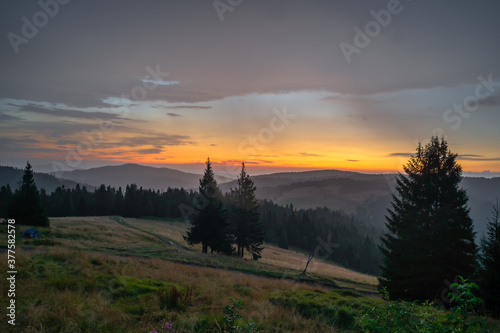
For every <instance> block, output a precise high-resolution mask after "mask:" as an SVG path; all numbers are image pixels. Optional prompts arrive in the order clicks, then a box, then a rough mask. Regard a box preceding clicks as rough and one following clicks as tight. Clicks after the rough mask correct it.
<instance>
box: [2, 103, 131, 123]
mask: <svg viewBox="0 0 500 333" xmlns="http://www.w3.org/2000/svg"><path fill="white" fill-rule="evenodd" d="M8 105H11V106H17V107H18V110H19V111H21V112H31V113H38V114H43V115H47V116H52V117H67V118H76V119H87V120H97V119H101V120H116V119H120V120H125V119H126V120H130V119H127V118H122V117H120V116H119V115H118V114H113V113H108V112H99V111H91V112H87V111H78V110H67V109H61V108H44V107H40V106H37V105H34V104H28V105H15V104H11V103H9V104H8Z"/></svg>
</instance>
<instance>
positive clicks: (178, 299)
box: [157, 286, 193, 310]
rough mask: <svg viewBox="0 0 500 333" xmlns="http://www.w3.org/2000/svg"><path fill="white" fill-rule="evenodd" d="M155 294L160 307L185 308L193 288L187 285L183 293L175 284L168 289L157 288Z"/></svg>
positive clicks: (189, 301) (189, 300)
mask: <svg viewBox="0 0 500 333" xmlns="http://www.w3.org/2000/svg"><path fill="white" fill-rule="evenodd" d="M157 294H158V298H159V301H160V308H161V309H171V310H185V309H186V308H187V306H188V305H189V304H190V303H191V297H192V296H193V288H191V287H187V288H186V292H185V293H184V294H183V293H182V292H180V291H179V290H178V289H177V287H176V286H172V287H171V288H170V289H162V288H160V289H158V293H157Z"/></svg>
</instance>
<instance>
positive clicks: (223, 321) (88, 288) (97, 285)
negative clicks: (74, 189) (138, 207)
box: [0, 217, 497, 332]
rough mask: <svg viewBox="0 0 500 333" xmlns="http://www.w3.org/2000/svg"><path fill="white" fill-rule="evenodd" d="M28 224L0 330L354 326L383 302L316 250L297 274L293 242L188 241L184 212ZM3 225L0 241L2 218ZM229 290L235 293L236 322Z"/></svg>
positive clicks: (298, 256) (301, 257) (371, 287)
mask: <svg viewBox="0 0 500 333" xmlns="http://www.w3.org/2000/svg"><path fill="white" fill-rule="evenodd" d="M27 228H28V227H27V226H18V228H17V230H16V231H17V233H16V234H17V240H16V269H17V271H18V274H17V279H16V313H17V316H16V328H15V329H13V328H12V327H11V326H10V325H7V321H6V320H5V319H4V320H2V321H1V323H0V331H1V332H11V331H12V332H16V331H18V332H150V331H158V332H162V326H163V324H164V323H165V322H167V321H168V322H171V323H172V324H173V329H172V330H168V331H172V332H234V331H241V332H339V331H343V332H358V331H359V329H358V328H357V327H355V317H356V316H358V315H359V314H360V313H361V310H362V309H364V308H370V307H373V306H374V305H377V304H378V305H381V304H382V303H384V301H383V300H381V299H380V297H378V295H377V294H376V292H375V288H376V278H375V277H373V276H368V275H365V274H360V273H356V272H353V271H350V270H347V269H344V268H342V267H339V266H335V265H332V264H328V263H325V262H320V261H316V260H314V261H313V262H312V263H311V265H310V266H309V268H308V274H307V275H306V276H303V275H301V274H300V273H301V271H302V270H303V268H304V266H305V262H306V259H307V254H304V253H301V252H298V251H291V250H283V249H279V248H277V247H274V246H271V245H266V249H265V250H264V251H263V258H262V259H261V260H259V261H257V262H255V261H252V260H248V259H247V258H245V260H241V259H238V258H232V257H227V256H223V255H218V254H206V255H203V254H201V253H200V251H199V249H197V248H196V247H195V248H189V247H187V245H186V244H185V242H184V240H183V238H182V234H183V233H184V231H185V228H186V225H185V224H184V223H182V222H177V221H159V220H146V219H128V218H127V219H125V218H121V217H88V218H78V217H75V218H53V219H51V227H50V228H37V229H38V230H39V232H40V233H41V237H40V238H39V239H35V240H28V239H22V238H21V237H20V236H21V233H22V231H23V230H25V229H27ZM0 233H1V235H0V245H1V247H2V249H5V247H6V245H7V234H6V233H7V228H6V226H5V225H2V226H0ZM2 255H6V254H5V252H3V254H2ZM0 269H1V270H2V271H4V272H5V271H7V270H8V269H7V265H6V261H4V260H2V261H1V267H0ZM0 289H1V293H2V295H6V294H7V290H8V284H7V280H6V279H2V280H1V282H0ZM174 294H177V295H174ZM230 298H236V299H240V300H241V302H242V304H241V306H240V307H239V308H237V309H236V310H235V311H236V312H237V313H239V314H240V315H241V319H237V321H236V323H235V324H234V325H233V326H232V323H231V321H230V320H229V319H228V318H229V317H230V316H229V314H228V313H227V312H226V313H225V312H224V309H225V308H226V306H228V305H230V304H231V301H230ZM6 306H7V303H6V298H2V307H3V308H4V309H5V307H6ZM233 314H234V312H233ZM496 324H497V323H494V322H491V323H490V324H489V326H488V327H489V328H488V330H486V331H492V332H493V331H494V330H490V329H491V327H494V326H496ZM236 326H238V327H237V328H236ZM165 331H166V330H165Z"/></svg>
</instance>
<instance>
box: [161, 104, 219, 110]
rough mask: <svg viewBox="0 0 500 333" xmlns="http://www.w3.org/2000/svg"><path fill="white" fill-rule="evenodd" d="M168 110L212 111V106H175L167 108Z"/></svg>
mask: <svg viewBox="0 0 500 333" xmlns="http://www.w3.org/2000/svg"><path fill="white" fill-rule="evenodd" d="M165 108H166V109H200V110H206V109H211V108H212V107H211V106H203V105H174V106H166V107H165Z"/></svg>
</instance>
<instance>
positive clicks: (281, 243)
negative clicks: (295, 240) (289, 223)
mask: <svg viewBox="0 0 500 333" xmlns="http://www.w3.org/2000/svg"><path fill="white" fill-rule="evenodd" d="M278 246H279V247H281V248H282V249H285V250H288V236H287V235H286V230H285V229H283V231H282V232H281V235H280V240H279V242H278Z"/></svg>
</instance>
